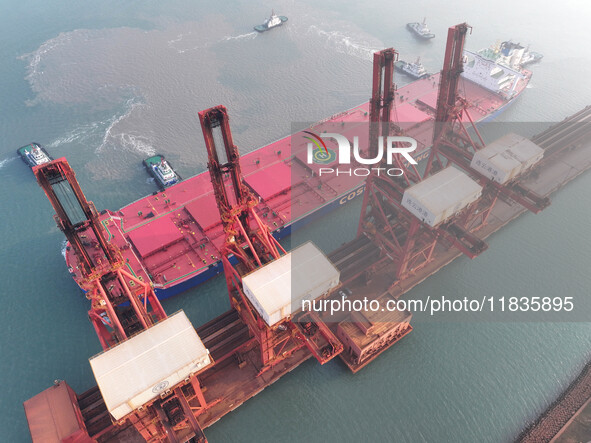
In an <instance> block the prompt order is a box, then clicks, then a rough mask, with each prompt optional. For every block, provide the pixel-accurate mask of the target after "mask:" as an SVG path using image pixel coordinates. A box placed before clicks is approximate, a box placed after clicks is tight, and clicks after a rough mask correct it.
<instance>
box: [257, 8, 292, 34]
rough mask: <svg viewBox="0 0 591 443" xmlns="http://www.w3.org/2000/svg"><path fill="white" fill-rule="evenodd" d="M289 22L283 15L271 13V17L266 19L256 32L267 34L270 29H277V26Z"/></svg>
mask: <svg viewBox="0 0 591 443" xmlns="http://www.w3.org/2000/svg"><path fill="white" fill-rule="evenodd" d="M286 21H287V17H285V16H283V15H276V14H275V11H271V17H269V18H267V19H265V21H264V22H263V24H262V25H257V26H255V27H254V30H255V31H258V32H265V31H268V30H269V29H272V28H275V27H277V26H281V25H282V24H283V23H284V22H286Z"/></svg>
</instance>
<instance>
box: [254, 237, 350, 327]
mask: <svg viewBox="0 0 591 443" xmlns="http://www.w3.org/2000/svg"><path fill="white" fill-rule="evenodd" d="M339 276H340V273H339V271H338V270H337V269H336V268H335V267H334V265H333V264H332V263H331V262H330V260H329V259H328V258H326V256H325V255H324V253H323V252H322V251H321V250H320V249H318V247H317V246H316V245H314V243H312V242H307V243H305V244H303V245H302V246H300V247H298V248H296V249H294V250H292V251H291V252H289V253H287V254H286V255H284V256H283V257H281V258H279V259H277V260H275V261H272V262H271V263H269V264H267V265H265V266H263V267H262V268H259V269H257V270H256V271H254V272H251V273H250V274H248V275H247V276H245V277H243V278H242V285H243V289H244V293H245V294H246V296H247V297H248V299H249V300H250V302H251V303H252V305H253V306H254V308H255V309H256V310H257V312H258V313H259V314H260V315H261V317H263V319H264V320H265V322H266V323H267V325H269V326H273V325H275V324H277V323H279V322H280V321H282V320H285V319H288V318H289V317H290V316H291V315H292V314H294V313H296V312H297V311H298V310H299V309H301V307H302V302H303V301H304V300H314V299H317V298H318V297H321V296H323V295H325V294H327V293H328V292H329V291H330V290H331V289H334V288H335V287H336V286H338V284H339Z"/></svg>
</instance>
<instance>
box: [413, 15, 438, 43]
mask: <svg viewBox="0 0 591 443" xmlns="http://www.w3.org/2000/svg"><path fill="white" fill-rule="evenodd" d="M426 20H427V19H426V18H423V23H419V22H414V23H407V24H406V27H407V28H408V29H409V30H410V31H412V32H413V33H414V34H415V35H416V36H417V37H420V38H422V39H424V40H429V39H431V38H435V34H433V33H432V32H431V31H430V30H429V28H428V27H427V23H426Z"/></svg>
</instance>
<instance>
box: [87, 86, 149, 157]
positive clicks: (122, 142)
mask: <svg viewBox="0 0 591 443" xmlns="http://www.w3.org/2000/svg"><path fill="white" fill-rule="evenodd" d="M141 106H146V104H145V103H143V102H140V101H138V99H137V98H136V97H134V98H130V99H129V100H127V102H126V106H125V112H124V113H122V114H120V115H117V114H116V115H114V116H113V117H112V118H111V119H109V121H108V124H109V126H108V127H107V129H106V130H105V133H104V135H103V140H102V143H101V144H100V146H99V147H98V148H97V149H96V151H95V152H96V153H97V154H98V153H100V152H101V151H102V150H103V149H105V147H107V146H114V147H115V148H119V147H121V148H123V149H125V150H129V151H136V152H139V153H141V154H143V155H147V156H151V155H155V154H156V149H155V148H154V146H152V140H151V139H150V138H149V137H147V136H145V135H137V134H132V133H129V132H124V131H120V132H118V131H117V126H118V125H120V124H121V122H123V121H124V120H125V119H126V118H128V117H129V116H130V115H131V114H132V113H133V112H134V110H136V109H137V108H139V107H141Z"/></svg>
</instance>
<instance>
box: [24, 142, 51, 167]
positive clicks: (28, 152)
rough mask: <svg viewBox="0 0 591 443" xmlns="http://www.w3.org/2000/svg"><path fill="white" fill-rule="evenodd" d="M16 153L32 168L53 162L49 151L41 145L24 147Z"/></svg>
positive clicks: (34, 144)
mask: <svg viewBox="0 0 591 443" xmlns="http://www.w3.org/2000/svg"><path fill="white" fill-rule="evenodd" d="M16 152H17V153H18V155H20V157H21V158H22V159H23V161H24V162H25V163H26V164H27V165H29V166H30V167H31V168H32V167H33V166H38V165H42V164H44V163H49V162H50V161H51V160H52V158H51V157H50V156H49V154H48V153H47V151H46V150H45V149H44V148H43V147H42V146H41V145H40V144H39V143H31V144H30V145H26V146H23V147H21V148H19V149H18V150H17V151H16Z"/></svg>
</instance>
